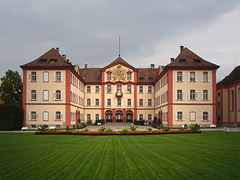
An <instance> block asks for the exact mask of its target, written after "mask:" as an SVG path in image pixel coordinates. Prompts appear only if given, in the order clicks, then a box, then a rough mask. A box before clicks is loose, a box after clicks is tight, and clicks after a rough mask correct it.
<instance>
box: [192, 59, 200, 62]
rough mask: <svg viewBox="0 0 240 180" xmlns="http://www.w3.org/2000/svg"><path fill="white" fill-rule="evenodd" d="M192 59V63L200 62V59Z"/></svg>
mask: <svg viewBox="0 0 240 180" xmlns="http://www.w3.org/2000/svg"><path fill="white" fill-rule="evenodd" d="M193 61H194V63H200V62H201V60H200V59H194V60H193Z"/></svg>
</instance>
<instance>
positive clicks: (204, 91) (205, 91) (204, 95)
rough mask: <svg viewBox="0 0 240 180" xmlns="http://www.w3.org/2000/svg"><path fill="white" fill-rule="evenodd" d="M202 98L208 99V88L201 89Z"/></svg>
mask: <svg viewBox="0 0 240 180" xmlns="http://www.w3.org/2000/svg"><path fill="white" fill-rule="evenodd" d="M203 100H208V90H203Z"/></svg>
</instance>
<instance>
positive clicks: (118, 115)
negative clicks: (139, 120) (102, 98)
mask: <svg viewBox="0 0 240 180" xmlns="http://www.w3.org/2000/svg"><path fill="white" fill-rule="evenodd" d="M116 122H123V112H122V111H117V112H116Z"/></svg>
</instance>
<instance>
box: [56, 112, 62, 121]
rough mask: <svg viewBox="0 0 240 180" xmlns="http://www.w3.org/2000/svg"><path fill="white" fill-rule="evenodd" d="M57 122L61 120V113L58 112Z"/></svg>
mask: <svg viewBox="0 0 240 180" xmlns="http://www.w3.org/2000/svg"><path fill="white" fill-rule="evenodd" d="M56 120H61V112H56Z"/></svg>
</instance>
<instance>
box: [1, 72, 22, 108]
mask: <svg viewBox="0 0 240 180" xmlns="http://www.w3.org/2000/svg"><path fill="white" fill-rule="evenodd" d="M1 82H2V83H1V86H0V98H1V99H2V101H4V103H5V104H18V105H22V87H23V84H22V79H21V76H20V75H19V73H18V72H17V71H15V72H14V71H11V70H8V71H7V72H6V73H5V76H3V77H2V78H1Z"/></svg>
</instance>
